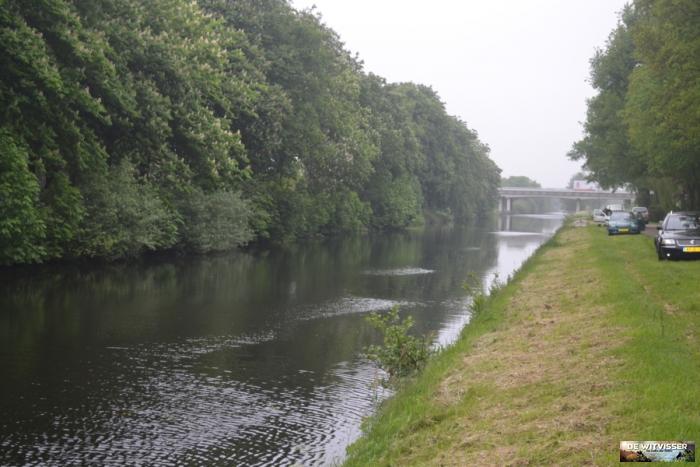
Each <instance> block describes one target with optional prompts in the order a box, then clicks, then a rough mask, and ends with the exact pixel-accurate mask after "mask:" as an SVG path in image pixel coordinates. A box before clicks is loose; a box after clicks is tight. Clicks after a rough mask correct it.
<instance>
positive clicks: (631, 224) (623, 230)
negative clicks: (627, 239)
mask: <svg viewBox="0 0 700 467" xmlns="http://www.w3.org/2000/svg"><path fill="white" fill-rule="evenodd" d="M638 233H639V222H638V221H637V217H636V216H635V215H634V214H632V213H631V212H627V211H613V213H612V214H610V220H609V221H608V235H616V234H638Z"/></svg>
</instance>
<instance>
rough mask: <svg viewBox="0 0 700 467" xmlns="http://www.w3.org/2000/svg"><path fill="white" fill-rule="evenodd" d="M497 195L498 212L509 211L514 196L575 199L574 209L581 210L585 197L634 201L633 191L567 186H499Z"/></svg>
mask: <svg viewBox="0 0 700 467" xmlns="http://www.w3.org/2000/svg"><path fill="white" fill-rule="evenodd" d="M498 196H499V199H498V212H503V213H508V212H510V211H511V208H512V205H513V199H515V198H530V199H531V198H555V199H575V200H576V211H580V210H581V200H586V199H599V200H610V201H619V202H620V204H625V202H627V203H630V204H631V203H632V202H634V193H629V192H626V191H616V192H612V191H602V190H599V191H587V190H571V189H567V188H499V189H498Z"/></svg>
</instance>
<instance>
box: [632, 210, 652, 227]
mask: <svg viewBox="0 0 700 467" xmlns="http://www.w3.org/2000/svg"><path fill="white" fill-rule="evenodd" d="M632 213H633V214H635V215H636V216H637V217H638V218H641V219H642V220H643V221H644V222H645V223H647V222H649V209H647V208H646V207H644V206H635V207H633V208H632Z"/></svg>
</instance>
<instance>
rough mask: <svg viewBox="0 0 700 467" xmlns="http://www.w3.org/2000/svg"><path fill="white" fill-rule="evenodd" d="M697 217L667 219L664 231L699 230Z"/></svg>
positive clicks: (677, 216) (682, 216)
mask: <svg viewBox="0 0 700 467" xmlns="http://www.w3.org/2000/svg"><path fill="white" fill-rule="evenodd" d="M699 224H700V222H698V217H697V216H684V215H680V214H679V215H674V216H670V217H669V218H668V222H667V223H666V230H688V229H698V228H700V225H699Z"/></svg>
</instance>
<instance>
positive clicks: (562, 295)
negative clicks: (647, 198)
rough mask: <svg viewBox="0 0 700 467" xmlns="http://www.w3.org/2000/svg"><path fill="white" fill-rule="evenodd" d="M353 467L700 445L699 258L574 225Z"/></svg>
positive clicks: (427, 378)
mask: <svg viewBox="0 0 700 467" xmlns="http://www.w3.org/2000/svg"><path fill="white" fill-rule="evenodd" d="M367 430H368V433H367V434H366V435H365V436H364V437H363V438H361V439H360V440H359V441H358V442H356V443H355V444H354V445H352V446H351V447H350V448H349V457H348V460H347V465H362V466H365V465H411V464H413V465H426V464H428V465H484V464H487V465H493V464H520V465H522V464H537V465H540V464H571V463H576V464H582V463H588V464H595V465H599V464H616V463H618V446H619V441H621V440H667V439H668V440H676V439H679V440H681V439H682V440H694V441H698V440H699V439H700V261H694V262H659V261H657V259H656V257H655V254H654V251H653V243H652V240H651V239H650V238H648V237H645V236H619V237H608V236H607V235H606V233H605V231H604V229H601V228H596V227H594V226H589V227H584V228H575V227H566V228H564V229H562V231H560V232H559V233H558V234H557V235H556V236H555V237H554V238H553V239H552V240H550V241H549V242H548V243H547V244H546V245H544V246H543V247H542V248H541V249H540V250H539V251H538V252H537V253H536V254H535V255H534V256H533V258H531V259H530V260H529V261H528V262H527V263H526V264H525V265H524V266H523V268H522V269H521V270H520V272H519V273H518V274H516V276H515V278H514V279H513V280H512V281H511V282H510V283H509V284H508V285H507V286H506V287H505V288H504V289H502V290H501V291H499V292H498V293H497V294H495V295H494V296H493V297H491V298H490V299H489V302H488V306H487V309H486V311H485V312H484V313H482V314H481V315H479V316H477V317H476V318H475V319H474V320H473V321H472V323H471V324H470V325H469V326H467V328H465V331H464V332H463V335H462V337H461V339H460V340H459V341H458V342H457V343H456V344H455V345H454V346H453V347H451V348H450V349H448V350H447V351H445V352H444V353H443V354H441V355H440V356H438V357H437V358H436V359H435V360H434V361H432V362H431V363H430V364H429V365H428V367H427V368H426V370H425V371H424V373H422V374H421V375H420V377H419V378H418V379H417V380H416V381H415V382H414V383H411V384H410V385H408V386H407V387H405V388H403V389H401V390H400V391H399V393H398V395H397V396H396V397H394V398H393V399H391V400H390V401H388V402H387V403H386V405H385V406H384V407H383V408H382V410H381V411H380V413H379V415H378V416H377V417H376V418H374V419H373V420H371V421H369V422H368V426H367Z"/></svg>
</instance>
